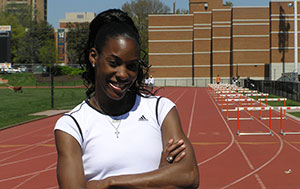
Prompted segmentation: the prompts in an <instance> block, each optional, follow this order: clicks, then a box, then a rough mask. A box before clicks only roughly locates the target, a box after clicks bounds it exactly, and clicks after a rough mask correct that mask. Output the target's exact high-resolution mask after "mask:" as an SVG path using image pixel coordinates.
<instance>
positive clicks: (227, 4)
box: [224, 1, 233, 7]
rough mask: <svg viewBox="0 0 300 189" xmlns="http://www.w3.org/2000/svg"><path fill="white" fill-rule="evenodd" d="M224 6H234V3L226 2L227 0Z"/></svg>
mask: <svg viewBox="0 0 300 189" xmlns="http://www.w3.org/2000/svg"><path fill="white" fill-rule="evenodd" d="M224 6H229V7H232V6H233V4H232V2H231V1H226V2H225V4H224Z"/></svg>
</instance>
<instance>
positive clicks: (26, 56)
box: [0, 3, 55, 63]
mask: <svg viewBox="0 0 300 189" xmlns="http://www.w3.org/2000/svg"><path fill="white" fill-rule="evenodd" d="M16 8H17V9H16ZM0 25H11V28H12V31H11V53H12V61H13V62H18V63H41V62H42V61H41V60H42V59H43V58H42V57H40V53H39V50H40V48H42V47H43V48H45V46H47V45H49V44H50V43H49V40H52V41H53V43H54V29H53V27H52V26H51V25H49V24H48V23H47V22H39V23H37V22H36V21H35V20H32V9H31V7H30V6H27V5H23V4H22V5H21V4H18V3H12V4H9V5H8V6H7V7H5V9H4V10H3V11H0ZM50 49H52V48H51V47H48V50H50ZM54 50H55V49H54ZM48 53H49V54H53V53H55V51H53V52H52V51H51V52H50V51H48ZM54 57H55V56H54ZM51 60H53V59H52V58H51Z"/></svg>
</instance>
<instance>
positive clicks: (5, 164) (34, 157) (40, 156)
mask: <svg viewBox="0 0 300 189" xmlns="http://www.w3.org/2000/svg"><path fill="white" fill-rule="evenodd" d="M53 154H56V151H55V152H51V153H47V154H43V155H38V156H33V157H30V158H26V159H21V160H17V161H11V162H8V163H3V164H0V167H3V166H7V165H11V164H16V163H21V162H24V161H29V160H33V159H37V158H42V157H45V156H50V155H53Z"/></svg>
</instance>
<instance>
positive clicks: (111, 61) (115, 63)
mask: <svg viewBox="0 0 300 189" xmlns="http://www.w3.org/2000/svg"><path fill="white" fill-rule="evenodd" d="M108 63H109V65H110V66H111V67H117V66H118V63H117V62H116V61H114V60H109V61H108Z"/></svg>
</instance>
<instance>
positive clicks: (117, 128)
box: [93, 98, 122, 138]
mask: <svg viewBox="0 0 300 189" xmlns="http://www.w3.org/2000/svg"><path fill="white" fill-rule="evenodd" d="M93 100H94V102H95V104H96V105H97V106H98V108H100V109H102V111H103V108H101V107H100V106H99V104H98V101H97V100H96V99H95V98H93ZM104 117H105V118H106V119H107V121H108V122H109V123H110V125H111V126H112V127H113V128H114V129H115V130H116V131H115V134H116V137H117V138H119V134H120V131H119V127H120V124H121V121H122V120H121V119H113V118H111V119H112V120H110V118H109V117H110V116H109V115H104ZM116 123H118V125H117V126H115V125H114V124H116Z"/></svg>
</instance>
